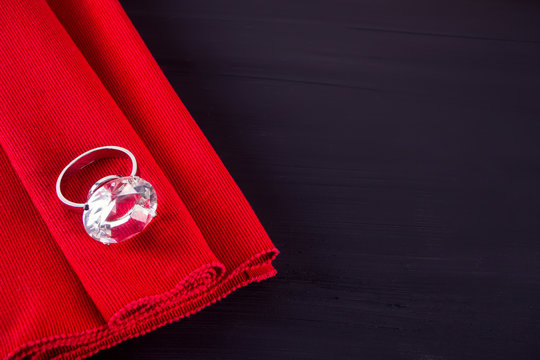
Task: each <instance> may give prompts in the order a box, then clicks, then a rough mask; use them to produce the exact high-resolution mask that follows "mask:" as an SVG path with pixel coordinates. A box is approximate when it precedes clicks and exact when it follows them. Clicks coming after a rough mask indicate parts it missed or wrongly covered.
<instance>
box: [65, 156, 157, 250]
mask: <svg viewBox="0 0 540 360" xmlns="http://www.w3.org/2000/svg"><path fill="white" fill-rule="evenodd" d="M111 157H127V158H129V159H130V160H131V163H132V169H131V174H130V175H129V176H120V175H109V176H106V177H104V178H102V179H100V180H98V181H97V182H96V183H95V184H94V185H93V186H92V187H91V188H90V191H89V192H88V197H87V201H86V203H76V202H73V201H70V200H68V199H66V197H65V196H64V195H63V194H62V190H63V189H64V186H65V184H66V182H67V181H68V180H69V178H71V177H72V176H73V175H74V174H75V173H76V172H77V171H79V170H80V169H82V168H83V167H85V166H87V165H89V164H91V163H93V162H94V161H96V160H99V159H103V158H111ZM137 174H138V169H137V160H136V159H135V156H134V155H133V154H132V153H131V152H130V151H129V150H127V149H124V148H122V147H119V146H103V147H98V148H95V149H92V150H90V151H87V152H85V153H84V154H81V155H79V156H78V157H76V158H75V159H74V160H73V161H71V162H70V163H69V164H68V165H67V166H66V167H65V168H64V170H62V172H61V173H60V175H59V176H58V180H57V181H56V195H57V196H58V198H59V199H60V201H62V202H63V203H64V204H65V205H67V206H70V207H73V208H76V209H82V210H83V225H84V229H85V230H86V232H87V233H88V235H90V236H91V237H92V238H94V239H95V240H98V241H100V242H102V243H103V244H107V245H108V244H114V243H119V242H122V241H125V240H127V239H129V238H131V237H133V236H135V235H137V234H138V233H140V232H141V231H143V230H144V228H145V227H146V226H147V225H148V224H149V223H150V221H152V219H153V218H154V217H155V216H156V208H157V195H156V191H155V190H154V187H153V186H152V185H151V184H150V183H149V182H148V181H146V180H144V179H142V178H140V177H138V176H137Z"/></svg>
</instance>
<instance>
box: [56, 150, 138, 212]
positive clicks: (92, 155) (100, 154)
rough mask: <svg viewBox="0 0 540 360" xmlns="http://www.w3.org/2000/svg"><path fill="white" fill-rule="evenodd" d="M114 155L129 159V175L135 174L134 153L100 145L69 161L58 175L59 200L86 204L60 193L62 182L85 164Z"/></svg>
mask: <svg viewBox="0 0 540 360" xmlns="http://www.w3.org/2000/svg"><path fill="white" fill-rule="evenodd" d="M114 157H124V158H128V159H131V164H132V169H131V175H130V176H135V175H137V171H138V169H137V159H135V155H133V153H132V152H131V151H129V150H127V149H124V148H122V147H119V146H102V147H98V148H95V149H92V150H89V151H87V152H85V153H84V154H81V155H79V156H77V157H76V158H75V159H73V161H72V162H70V163H69V164H68V165H67V166H66V167H65V168H64V170H62V172H61V173H60V175H59V176H58V180H56V195H58V198H59V199H60V201H61V202H63V203H64V204H66V205H67V206H71V207H75V208H84V206H85V205H86V204H85V203H76V202H74V201H70V200H68V199H67V198H66V197H65V196H64V194H62V187H63V184H64V183H65V182H67V181H68V180H69V179H70V178H71V177H72V176H73V175H74V174H75V173H76V172H77V171H79V170H81V169H82V168H83V167H85V166H87V165H90V164H91V163H93V162H94V161H96V160H100V159H105V158H114ZM111 176H114V175H111ZM104 179H105V178H104ZM102 180H103V179H102Z"/></svg>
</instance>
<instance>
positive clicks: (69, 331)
mask: <svg viewBox="0 0 540 360" xmlns="http://www.w3.org/2000/svg"><path fill="white" fill-rule="evenodd" d="M2 5H4V6H3V12H2V13H1V14H0V66H1V68H0V83H1V84H2V85H1V86H0V104H1V105H0V145H1V148H2V151H3V152H2V156H3V158H2V156H0V169H4V168H6V169H9V171H7V172H6V173H5V174H3V176H4V177H6V180H5V182H7V183H9V184H14V185H13V186H14V188H13V189H14V190H13V191H14V194H15V195H14V196H15V197H21V198H22V199H25V200H24V203H25V204H27V205H28V206H29V209H30V210H28V211H26V210H25V211H23V210H24V208H23V207H21V206H19V205H14V204H13V203H12V202H6V203H5V206H6V207H7V208H6V209H0V212H1V211H4V212H6V214H9V215H10V216H11V217H13V218H17V216H18V217H24V219H21V220H15V221H16V223H17V226H16V227H15V228H21V229H25V228H26V227H27V226H32V229H28V231H20V232H17V233H16V234H14V235H13V239H14V240H13V241H15V242H18V241H19V242H23V241H24V236H30V237H32V239H31V241H29V244H34V243H38V244H39V245H40V246H37V247H28V248H23V247H21V246H18V247H17V246H6V245H0V247H2V246H3V249H2V250H10V249H15V250H16V251H18V252H23V253H24V254H23V255H24V256H22V257H21V260H20V262H21V263H17V262H18V261H19V260H12V259H11V258H10V256H9V255H7V254H8V253H5V252H4V254H3V256H4V258H3V259H5V261H7V262H8V263H9V262H10V261H11V263H9V264H8V265H5V266H4V265H2V267H0V280H1V281H2V291H3V292H4V293H9V294H11V295H10V296H11V297H9V296H8V297H7V298H8V299H11V302H2V301H0V319H3V320H5V321H3V323H2V324H0V339H1V340H0V357H5V356H7V357H8V358H56V357H58V358H80V357H87V356H89V355H91V354H93V353H95V352H96V351H99V350H100V349H103V348H106V347H110V346H112V345H114V344H116V343H118V342H120V341H122V340H125V339H128V338H131V337H134V336H138V335H141V334H144V333H146V332H148V331H151V330H153V329H155V328H156V327H159V326H162V325H164V324H167V323H169V322H171V321H174V320H177V319H180V318H182V317H185V316H187V315H189V314H192V313H194V312H196V311H199V310H200V309H202V308H204V307H205V306H208V305H209V304H211V303H213V302H215V301H217V300H218V299H221V298H222V297H224V296H226V295H227V294H228V293H230V292H231V291H233V290H234V289H236V288H238V287H240V286H244V285H247V284H248V283H250V282H253V281H260V280H262V279H265V278H267V277H270V276H273V275H274V274H275V269H274V268H273V267H272V265H271V261H272V260H273V259H274V258H275V256H276V255H277V253H278V252H277V249H276V248H275V247H274V245H273V244H272V242H271V241H270V239H269V238H268V236H267V234H266V232H265V231H264V229H263V228H262V226H261V224H260V223H259V221H258V220H257V218H256V216H255V214H254V213H253V211H252V209H251V207H250V206H249V204H248V203H247V201H246V199H245V198H244V197H243V195H242V193H241V192H240V190H239V189H238V187H237V186H236V184H235V183H234V181H233V180H232V178H231V176H230V175H229V174H228V172H227V171H226V169H225V167H224V166H223V164H222V163H221V161H220V160H219V158H218V156H217V155H216V154H215V152H214V150H213V149H212V148H211V146H210V144H209V143H208V141H207V140H206V139H205V138H204V136H203V134H202V132H201V131H200V129H199V128H198V127H197V125H196V124H195V122H194V121H193V119H192V118H191V116H190V115H189V113H188V112H187V110H186V109H185V107H184V106H183V104H182V103H181V101H180V100H179V99H178V97H177V96H176V94H175V93H174V91H173V90H172V88H171V86H170V85H169V83H168V82H167V80H166V79H165V77H164V76H163V74H162V73H161V71H160V69H159V67H158V66H157V64H156V63H155V61H154V60H153V58H152V57H151V55H150V53H149V52H148V50H147V49H146V47H145V46H144V44H143V43H142V40H141V39H140V37H139V36H138V34H137V32H136V31H135V29H134V28H133V27H132V25H131V23H130V22H129V19H127V16H126V15H125V13H124V12H123V10H122V9H121V7H120V5H119V4H118V2H116V1H86V0H85V1H52V0H51V1H50V2H49V3H47V2H46V1H45V0H38V1H23V2H13V1H4V2H3V4H2ZM114 34H116V35H114ZM122 43H123V45H122ZM119 46H121V49H115V48H116V47H119ZM104 145H117V146H122V147H125V148H127V149H129V150H130V151H132V152H133V153H134V154H135V156H136V158H137V159H138V162H139V166H140V169H141V176H142V177H143V178H145V179H146V180H148V181H149V182H150V183H151V184H152V185H153V186H154V188H155V189H156V192H157V194H158V209H157V212H158V216H157V217H156V219H155V220H154V221H153V222H152V223H151V224H150V226H149V227H148V228H147V229H145V231H144V232H143V233H141V234H139V235H138V236H137V237H135V238H133V239H131V240H129V241H127V242H125V243H121V244H115V245H110V246H105V245H103V244H100V243H98V242H96V241H94V240H92V239H91V238H89V237H88V235H87V234H86V233H85V232H84V228H83V225H82V223H81V215H80V214H78V213H76V212H71V211H69V210H68V209H66V208H64V207H63V206H62V205H61V202H60V201H59V200H58V199H57V197H56V193H55V186H54V184H55V182H56V178H57V176H58V174H59V173H60V171H61V170H62V168H63V167H64V166H65V165H66V164H67V163H69V161H71V160H72V159H73V158H74V157H76V156H77V155H79V154H81V153H83V152H85V151H87V150H89V149H91V148H94V147H98V146H104ZM126 166H128V164H126V162H125V161H124V160H122V159H108V160H104V161H99V162H97V163H96V164H93V165H91V166H88V167H86V168H84V169H83V170H82V171H80V172H79V173H77V175H76V176H75V177H74V178H73V179H72V180H71V181H70V184H69V186H68V187H67V189H66V194H67V195H68V197H70V198H72V199H74V200H76V201H82V200H83V198H84V196H85V195H86V192H87V190H88V189H89V187H90V185H91V184H92V183H93V182H95V181H96V180H98V179H100V178H101V177H103V176H105V175H110V174H117V173H120V174H123V173H126V172H127V171H126ZM28 214H30V215H28ZM35 224H37V225H35ZM0 231H2V234H3V235H4V236H5V235H6V233H7V232H8V231H9V225H5V224H2V226H0ZM41 242H43V243H41ZM34 251H42V252H43V253H40V254H35V253H34ZM32 261H33V262H34V263H33V264H31V265H32V266H27V267H26V268H27V269H28V271H29V274H28V275H29V279H31V280H25V279H23V280H14V279H12V278H10V276H13V275H15V276H21V274H23V272H24V270H23V269H25V262H27V263H30V262H32ZM49 271H50V272H54V273H55V276H52V275H51V274H49V273H48V272H49ZM42 272H45V275H44V276H43V277H42V278H43V282H42V283H40V284H39V286H37V283H36V279H38V278H39V276H40V274H41V273H42ZM59 284H60V285H59ZM14 294H20V295H17V296H15V295H14ZM25 299H26V300H25ZM55 299H65V300H64V302H62V303H56V302H55ZM24 306H27V307H29V308H28V309H23V307H24ZM64 309H66V311H65V313H64V311H63V310H64Z"/></svg>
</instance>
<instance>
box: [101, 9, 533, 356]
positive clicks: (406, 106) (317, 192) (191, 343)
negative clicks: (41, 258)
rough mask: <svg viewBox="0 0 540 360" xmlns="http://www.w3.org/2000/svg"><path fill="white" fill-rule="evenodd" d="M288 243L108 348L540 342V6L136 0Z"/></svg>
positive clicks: (333, 349)
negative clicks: (232, 288) (230, 289)
mask: <svg viewBox="0 0 540 360" xmlns="http://www.w3.org/2000/svg"><path fill="white" fill-rule="evenodd" d="M123 6H124V8H125V10H126V12H127V13H128V15H129V16H130V18H131V19H132V21H133V22H134V24H135V26H136V27H137V29H138V30H139V32H140V33H141V35H142V37H143V39H144V40H145V42H146V43H147V45H148V47H149V48H150V50H151V51H152V53H153V55H154V56H155V57H156V59H157V61H158V63H159V64H160V65H161V67H162V68H163V70H164V72H165V74H166V75H167V77H168V78H169V80H170V81H171V83H172V84H173V86H174V88H175V89H176V90H177V92H178V93H179V95H180V97H181V98H182V100H183V101H184V102H185V104H186V105H187V107H188V109H189V110H190V111H191V112H192V114H193V116H194V117H195V119H196V120H197V122H198V123H199V125H200V126H201V128H202V129H203V131H204V132H205V134H206V136H207V137H208V138H209V140H210V142H211V143H212V144H213V146H214V147H215V149H216V151H217V152H218V154H220V156H221V158H222V159H223V161H224V162H225V164H226V166H227V167H228V169H229V171H230V172H231V174H232V175H233V177H234V178H235V180H236V181H237V182H238V184H239V185H240V188H241V189H242V190H243V191H244V193H245V195H246V197H247V198H248V200H249V201H250V202H251V204H252V205H253V207H254V209H255V211H256V213H257V214H258V215H259V217H260V219H261V222H262V223H263V225H264V226H265V228H266V229H267V231H268V233H269V234H270V236H271V237H272V239H273V241H274V242H275V244H276V246H277V247H278V248H279V249H280V250H281V252H282V254H281V255H280V256H279V258H278V260H277V261H276V263H275V264H276V267H277V269H278V272H279V273H278V275H277V277H275V278H273V279H270V280H267V281H264V282H262V283H259V284H253V285H250V286H248V287H247V288H243V289H240V290H239V291H237V292H235V293H234V294H232V295H230V296H229V297H227V298H226V299H224V300H223V301H221V302H219V303H217V304H215V305H213V306H211V307H209V308H207V309H205V310H203V311H202V312H201V313H199V314H196V315H194V316H192V317H191V318H189V319H183V320H180V321H179V322H176V323H174V324H171V325H169V326H166V327H164V328H162V329H159V330H157V331H154V332H152V333H150V334H148V335H146V336H143V337H141V338H138V339H135V340H131V341H128V342H126V343H123V344H120V345H118V346H116V347H114V348H113V349H110V350H107V351H104V352H102V353H100V354H98V355H97V356H96V357H95V359H118V358H122V357H128V358H133V359H276V358H277V359H279V358H284V359H475V360H477V359H490V360H491V359H516V358H519V359H538V358H540V324H539V322H540V310H539V306H540V264H539V262H540V238H539V233H540V231H539V230H540V210H539V204H540V191H538V187H539V186H540V143H539V136H540V117H539V115H540V105H539V103H540V97H539V96H540V3H539V2H537V1H531V2H525V1H511V0H506V1H502V0H501V1H470V0H467V1H464V0H460V1H448V2H437V1H429V0H413V1H400V0H393V1H389V0H387V1H353V0H349V1H343V0H337V1H331V0H327V1H282V0H273V1H258V0H255V1H254V0H242V1H200V0H197V1H195V0H192V1H185V0H182V1H178V0H170V1H162V0H159V1H158V0H152V1H142V0H141V1H134V0H129V1H127V0H126V1H123Z"/></svg>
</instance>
